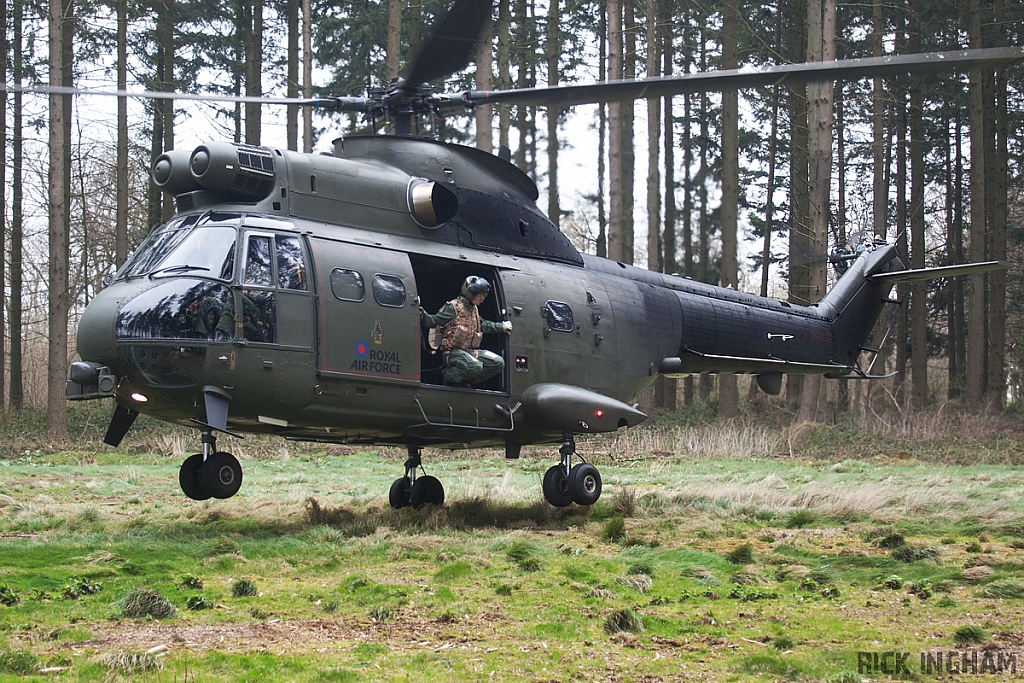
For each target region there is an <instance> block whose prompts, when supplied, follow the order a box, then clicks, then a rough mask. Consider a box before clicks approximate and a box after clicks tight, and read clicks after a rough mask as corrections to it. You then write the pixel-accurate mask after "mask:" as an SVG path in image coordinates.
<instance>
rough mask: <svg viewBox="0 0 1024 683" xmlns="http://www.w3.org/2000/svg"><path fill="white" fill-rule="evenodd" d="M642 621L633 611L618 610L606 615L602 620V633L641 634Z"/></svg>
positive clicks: (642, 629)
mask: <svg viewBox="0 0 1024 683" xmlns="http://www.w3.org/2000/svg"><path fill="white" fill-rule="evenodd" d="M643 631H644V619H643V617H641V616H640V615H639V614H637V612H636V611H635V610H631V609H620V610H618V611H616V612H612V613H611V614H609V615H608V618H607V619H605V620H604V632H605V633H608V634H614V633H622V632H627V633H643Z"/></svg>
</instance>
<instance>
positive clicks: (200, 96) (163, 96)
mask: <svg viewBox="0 0 1024 683" xmlns="http://www.w3.org/2000/svg"><path fill="white" fill-rule="evenodd" d="M0 92H27V93H35V94H40V95H95V96H97V97H130V98H132V99H139V100H198V101H202V102H242V103H247V102H251V103H253V104H295V105H299V106H314V107H315V106H323V105H324V103H325V102H326V103H327V104H328V106H330V103H331V102H333V101H334V100H335V99H337V98H327V99H326V100H323V99H299V98H291V97H254V96H248V95H217V94H214V93H183V92H165V91H162V90H94V89H92V88H74V87H70V86H63V85H15V84H13V83H0Z"/></svg>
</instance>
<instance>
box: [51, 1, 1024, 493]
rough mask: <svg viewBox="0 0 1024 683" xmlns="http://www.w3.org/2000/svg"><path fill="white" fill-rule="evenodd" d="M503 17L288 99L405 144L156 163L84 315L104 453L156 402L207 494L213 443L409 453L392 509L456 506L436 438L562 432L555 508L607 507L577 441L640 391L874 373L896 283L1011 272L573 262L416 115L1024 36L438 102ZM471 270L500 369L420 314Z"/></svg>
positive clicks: (482, 11) (882, 62)
mask: <svg viewBox="0 0 1024 683" xmlns="http://www.w3.org/2000/svg"><path fill="white" fill-rule="evenodd" d="M489 13H490V3H489V2H481V1H480V0H457V2H456V3H455V4H454V5H453V7H452V9H451V10H450V11H449V13H448V14H447V15H446V16H445V17H444V19H442V21H441V22H440V24H439V25H438V27H437V29H436V30H435V31H434V33H433V35H432V36H431V37H430V38H429V39H428V40H427V41H426V43H425V44H424V47H423V49H422V50H421V52H420V53H419V56H418V57H416V58H415V59H414V60H413V62H412V63H411V64H410V65H409V66H408V68H407V69H406V71H405V76H404V77H403V78H399V79H398V80H397V81H395V82H393V83H392V84H391V85H390V87H389V88H386V89H385V88H376V89H372V90H371V91H370V92H369V93H368V95H367V96H366V97H333V98H318V99H315V100H297V101H294V102H300V103H302V104H306V105H309V106H316V107H321V108H324V109H327V110H331V111H343V112H344V111H347V112H361V113H363V114H364V115H365V117H366V119H367V121H368V122H369V124H370V127H371V128H372V129H373V132H374V133H377V131H378V128H379V127H383V128H385V129H386V130H387V134H372V135H356V136H348V137H340V138H338V139H337V140H335V141H334V145H333V153H331V154H317V155H313V154H303V153H298V152H293V151H288V150H284V149H279V148H276V147H269V146H250V145H245V144H238V143H229V142H212V143H209V144H203V145H199V146H197V147H196V148H194V149H193V150H173V151H169V152H166V153H165V154H163V155H161V156H160V157H159V158H158V159H157V160H156V162H155V163H154V165H153V168H152V182H154V183H155V184H156V185H157V186H158V187H160V188H161V189H162V190H163V191H164V192H166V193H167V194H169V195H171V196H173V197H174V202H175V206H176V214H175V216H174V217H173V218H171V219H170V220H169V221H168V222H166V223H165V224H163V225H160V226H158V227H156V228H155V229H154V230H153V231H152V232H151V233H150V235H149V236H148V238H147V239H146V240H145V241H144V242H143V243H142V245H141V246H139V248H138V249H137V250H136V251H135V253H134V254H133V255H132V257H131V258H130V259H129V260H128V261H127V262H126V263H125V264H124V265H123V266H122V267H121V268H120V269H119V270H118V271H117V273H116V274H115V275H114V276H113V277H112V279H111V281H110V282H109V284H107V286H106V287H105V288H104V289H102V290H101V291H100V292H99V293H97V295H96V296H95V297H94V298H93V300H92V301H91V302H90V303H89V305H88V307H87V308H86V309H85V311H84V312H83V314H82V316H81V320H80V324H79V328H78V351H79V354H80V356H81V361H78V362H75V363H72V365H71V367H70V376H69V379H68V381H67V384H66V394H67V398H68V399H69V400H93V399H105V398H113V399H114V401H115V408H114V414H113V417H112V418H111V422H110V425H109V428H108V430H107V433H106V436H105V437H104V441H105V442H106V443H107V444H110V445H112V446H117V445H118V444H119V443H120V442H121V440H122V439H123V438H124V436H125V435H126V434H127V432H128V430H129V429H130V428H131V426H132V423H133V422H134V420H135V419H136V417H137V416H138V415H139V414H146V415H149V416H152V417H154V418H157V419H160V420H165V421H168V422H173V423H178V424H183V425H190V426H193V427H195V428H197V429H198V430H199V432H200V442H201V447H202V448H201V452H198V453H195V454H193V455H191V456H189V457H188V458H187V459H186V460H185V461H184V462H183V463H182V465H181V468H180V470H179V484H180V487H181V489H182V491H183V493H184V494H185V495H186V496H187V497H189V498H191V499H193V500H206V499H209V498H216V499H226V498H230V497H231V496H233V495H235V494H236V493H237V492H238V491H239V489H240V487H241V484H242V474H243V473H242V467H241V464H240V463H239V461H238V459H237V458H235V457H234V456H233V455H232V454H231V453H229V452H227V451H223V450H220V449H219V448H218V445H217V438H218V437H219V436H223V435H227V436H232V437H237V438H241V437H242V436H243V434H244V433H258V434H273V435H279V436H281V437H283V438H285V439H290V440H300V441H313V442H324V443H345V444H377V445H395V446H404V447H406V448H407V449H408V454H409V457H408V459H407V460H406V461H405V463H404V472H403V473H402V475H401V476H399V477H398V478H397V479H396V480H395V481H394V483H393V484H392V485H391V488H390V490H389V492H388V499H389V503H390V505H391V506H392V507H394V508H402V507H405V506H412V507H415V508H419V507H422V506H423V505H427V504H433V505H441V504H443V502H444V497H445V493H444V487H443V485H442V484H441V482H440V481H439V480H438V479H437V478H435V477H433V476H430V475H427V474H426V473H425V471H424V469H423V465H422V449H423V448H424V447H447V448H477V447H500V448H504V451H505V457H506V458H509V459H516V458H518V457H519V455H520V452H521V449H522V447H523V446H524V445H531V444H557V445H558V446H559V448H558V461H557V462H556V463H554V464H553V465H552V466H551V467H550V468H549V469H548V470H547V472H546V473H545V475H544V477H543V482H542V491H543V495H544V498H545V500H546V501H547V502H548V503H550V504H551V505H553V506H556V507H567V506H569V505H572V504H577V505H583V506H586V505H592V504H594V503H595V502H597V500H598V499H599V498H600V496H601V491H602V480H601V475H600V472H599V470H598V469H597V468H596V467H595V466H594V465H593V464H591V463H588V462H586V461H585V460H584V458H583V457H582V456H580V455H579V454H578V453H577V450H576V441H575V438H576V436H578V435H582V434H595V433H602V432H613V431H616V430H619V429H623V428H630V427H634V426H636V425H638V424H640V423H641V422H643V421H644V420H645V419H646V417H647V416H646V415H645V414H644V413H643V412H641V411H640V409H639V407H638V406H637V405H636V404H635V403H634V400H635V398H636V396H637V395H638V394H639V393H640V392H641V391H643V390H644V389H645V388H647V387H648V386H650V385H651V384H652V383H653V382H654V381H655V379H656V378H657V377H658V376H659V375H666V376H684V375H688V374H698V373H744V374H752V375H754V376H755V378H756V382H757V385H758V387H760V389H762V390H763V391H765V392H766V393H768V394H773V395H778V394H779V393H780V391H781V388H782V380H783V376H784V375H785V374H790V373H799V374H820V375H824V376H826V377H830V378H839V377H845V378H851V379H876V378H878V376H876V375H872V374H870V368H869V369H868V370H867V371H866V370H864V369H862V365H861V362H860V359H861V356H862V355H863V354H865V353H869V354H870V353H877V351H876V350H873V349H870V348H868V347H866V346H865V344H866V342H867V340H868V338H869V335H870V333H871V330H872V329H873V327H874V325H875V322H876V320H877V319H878V318H879V316H880V315H881V313H882V311H883V309H884V307H885V306H886V305H887V304H889V303H892V300H891V299H890V298H889V295H890V291H891V289H892V286H893V285H894V283H896V282H899V281H907V280H914V279H925V278H934V277H951V276H956V275H965V274H972V273H979V272H985V271H987V270H993V269H997V268H1004V267H1005V264H1002V263H999V262H988V263H981V264H967V265H958V266H947V267H939V268H926V269H918V270H906V269H904V267H903V264H902V263H901V262H900V259H899V257H898V256H897V253H896V249H895V247H894V246H893V245H891V244H888V243H885V242H884V241H869V242H866V243H865V244H862V245H861V246H860V247H859V249H857V250H856V251H841V252H836V253H834V254H833V257H832V261H833V263H834V265H835V266H836V267H837V269H838V270H840V271H841V272H842V274H841V276H840V277H839V279H838V281H837V283H836V285H835V286H834V287H833V288H832V289H831V290H830V291H829V292H828V293H827V294H826V295H825V297H824V298H823V299H822V300H821V301H819V302H817V303H815V304H813V305H810V306H800V305H795V304H790V303H788V302H784V301H778V300H775V299H771V298H766V297H761V296H756V295H753V294H747V293H743V292H740V291H735V290H733V289H730V288H723V287H716V286H713V285H708V284H704V283H700V282H695V281H693V280H690V279H688V278H683V277H678V276H674V275H667V274H662V273H657V272H651V271H648V270H644V269H641V268H637V267H634V266H633V265H631V264H628V263H622V262H617V261H614V260H608V259H604V258H599V257H596V256H590V255H587V254H582V253H580V252H579V251H578V250H577V249H576V248H575V247H574V246H573V245H572V243H571V242H570V241H569V239H568V238H567V237H566V236H565V235H563V234H562V233H561V232H560V231H559V230H558V228H557V227H556V226H555V225H554V224H553V223H552V222H551V221H550V220H549V219H548V217H547V216H545V215H544V214H543V212H541V211H540V209H538V207H537V205H536V201H537V199H538V196H539V194H538V190H537V186H536V185H535V184H534V182H533V181H532V180H531V179H530V178H529V177H528V176H527V175H526V174H525V173H523V172H522V171H521V170H519V169H518V168H517V167H515V166H514V165H513V164H512V163H510V159H509V155H508V153H507V150H505V151H504V153H501V152H500V153H499V154H497V155H495V154H491V153H489V152H485V151H481V150H478V149H475V148H470V147H466V146H462V145H458V144H451V143H445V142H440V141H437V140H434V139H431V138H428V137H422V136H420V134H419V132H420V127H419V122H420V120H421V119H422V118H423V117H425V116H432V115H435V114H437V113H439V112H442V111H444V110H446V109H451V108H463V109H464V108H467V107H469V108H471V107H473V106H475V105H477V104H481V103H511V104H537V105H557V106H570V105H574V104H582V103H586V102H599V101H610V100H615V99H620V100H621V99H636V98H639V97H654V96H664V95H668V94H680V93H683V92H696V91H702V90H715V89H718V90H720V89H723V88H740V87H752V86H756V85H764V84H771V83H777V82H780V81H783V80H786V81H794V82H799V81H807V80H813V79H835V78H855V77H864V76H877V75H885V74H890V73H902V72H906V71H912V70H934V69H947V68H951V67H952V66H960V67H970V66H977V65H980V64H990V63H1006V62H1009V61H1014V60H1019V59H1021V58H1024V51H1022V50H1021V49H1020V48H1000V49H987V50H970V51H962V52H956V53H931V54H926V55H906V56H901V57H883V58H868V59H857V60H842V61H835V62H825V63H810V64H796V65H782V66H776V67H767V68H764V69H758V70H749V69H746V70H733V71H720V72H712V73H701V74H684V75H679V76H666V77H661V78H650V79H638V80H630V81H612V82H603V83H598V84H592V85H570V86H552V87H548V88H529V89H524V90H511V91H496V92H479V91H468V92H464V93H458V94H454V95H452V94H444V93H434V92H432V90H431V89H430V87H429V86H427V85H424V84H425V83H427V82H428V81H432V80H435V79H436V78H439V77H441V76H445V75H447V74H450V73H453V72H456V71H458V70H460V69H462V68H464V67H465V66H466V65H467V64H468V63H469V61H470V58H471V55H472V54H473V51H474V49H475V44H476V41H477V40H478V37H479V34H480V31H481V27H482V26H483V25H484V22H485V21H486V20H487V18H488V17H489ZM154 96H156V94H154ZM164 96H166V94H164ZM472 278H478V279H479V278H483V279H484V280H486V281H487V283H488V284H489V292H490V295H489V296H487V297H486V298H485V299H484V300H483V301H482V303H479V306H478V310H479V313H480V316H481V317H482V318H483V319H486V320H490V321H501V322H502V323H503V325H504V326H505V327H509V326H510V327H511V334H508V335H506V334H490V335H484V337H483V339H482V342H481V346H480V348H481V349H483V350H486V351H489V352H491V353H492V354H495V355H496V356H499V357H500V358H501V359H502V360H503V367H502V369H501V371H500V372H498V374H496V375H494V376H493V377H490V378H489V379H487V380H485V381H483V382H480V383H477V384H473V385H468V386H467V385H464V384H461V385H453V384H451V383H448V382H446V375H447V374H448V372H447V370H448V369H447V368H446V367H445V359H444V354H443V353H442V352H441V351H439V350H438V349H436V348H434V346H433V345H432V344H430V343H429V338H430V334H429V332H430V331H429V330H428V329H427V328H425V327H423V326H422V325H421V317H420V310H421V309H423V310H425V311H428V312H433V311H437V310H439V309H441V308H442V307H443V306H445V304H446V302H447V301H449V300H451V299H452V297H454V296H457V295H458V293H459V291H460V287H461V286H462V285H463V283H465V282H466V281H467V280H468V279H472ZM507 323H511V325H507ZM577 461H578V462H577Z"/></svg>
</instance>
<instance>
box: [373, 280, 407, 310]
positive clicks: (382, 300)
mask: <svg viewBox="0 0 1024 683" xmlns="http://www.w3.org/2000/svg"><path fill="white" fill-rule="evenodd" d="M373 298H374V300H375V301H376V302H377V303H379V304H380V305H381V306H389V307H391V308H401V307H402V306H405V284H403V282H402V280H401V279H400V278H397V277H395V276H394V275H380V274H377V275H374V276H373Z"/></svg>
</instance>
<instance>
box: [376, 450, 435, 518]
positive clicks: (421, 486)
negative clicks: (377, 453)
mask: <svg viewBox="0 0 1024 683" xmlns="http://www.w3.org/2000/svg"><path fill="white" fill-rule="evenodd" d="M417 469H423V463H422V462H421V460H420V449H419V447H418V446H409V459H408V460H406V461H405V476H404V477H399V478H398V479H395V481H394V483H392V484H391V491H389V492H388V501H389V502H390V503H391V507H393V508H395V509H396V510H397V509H398V508H404V507H405V506H407V505H411V506H413V507H414V508H416V509H419V508H421V507H423V506H424V505H428V504H429V505H444V487H443V486H441V482H440V480H438V478H437V477H431V476H429V475H427V474H424V475H423V476H419V477H417V476H416V470H417Z"/></svg>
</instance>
